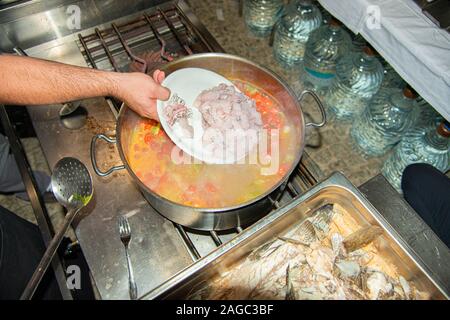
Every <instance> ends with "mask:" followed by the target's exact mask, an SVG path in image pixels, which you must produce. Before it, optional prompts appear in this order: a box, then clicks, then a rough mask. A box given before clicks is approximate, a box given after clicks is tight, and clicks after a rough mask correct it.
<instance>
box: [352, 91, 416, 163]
mask: <svg viewBox="0 0 450 320" xmlns="http://www.w3.org/2000/svg"><path fill="white" fill-rule="evenodd" d="M416 98H417V94H416V93H415V92H414V91H413V90H412V89H411V88H410V87H406V88H405V89H404V90H403V91H402V90H400V89H393V88H385V89H381V90H380V91H379V92H378V93H377V94H376V95H375V96H374V97H373V98H372V100H371V101H370V102H369V105H368V106H367V108H366V109H365V110H364V112H363V114H362V115H361V116H360V117H359V118H358V119H357V120H356V121H355V123H354V124H353V127H352V129H351V136H352V138H353V140H354V141H355V143H356V146H357V147H358V149H359V150H360V151H362V153H364V154H366V155H369V156H381V155H383V154H385V153H386V152H388V151H389V150H391V149H392V148H393V147H394V146H395V145H396V144H397V143H398V142H399V141H400V140H401V138H402V135H403V134H404V133H405V132H406V131H407V130H408V129H409V128H410V127H411V126H412V124H413V122H414V119H413V116H414V110H415V105H414V101H415V99H416Z"/></svg>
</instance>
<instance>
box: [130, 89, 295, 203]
mask: <svg viewBox="0 0 450 320" xmlns="http://www.w3.org/2000/svg"><path fill="white" fill-rule="evenodd" d="M233 82H234V84H235V85H236V86H237V87H238V88H239V89H240V90H241V91H242V92H243V93H245V94H246V95H247V96H248V97H250V98H251V99H253V100H254V101H255V102H256V108H257V110H258V112H259V113H260V114H261V116H262V121H263V128H264V130H263V131H261V137H262V136H265V137H267V138H266V139H264V138H261V139H260V140H259V145H258V147H257V148H254V149H253V150H252V151H251V152H250V153H249V154H248V155H247V157H246V158H245V159H244V160H243V161H242V162H240V163H235V164H226V165H224V164H206V163H203V162H200V161H198V160H196V159H194V158H192V157H190V156H189V155H187V154H185V153H183V152H182V151H181V150H180V149H178V148H177V147H176V146H175V144H174V143H173V142H172V140H170V138H169V137H168V136H167V135H166V134H165V132H164V130H163V129H162V128H161V127H160V124H159V123H157V122H155V121H153V120H149V119H144V118H142V119H141V120H140V123H138V125H136V126H135V129H134V131H133V133H132V138H131V144H130V150H128V163H129V164H130V167H131V169H132V170H133V172H134V173H135V174H136V176H137V177H138V178H139V179H140V180H141V182H142V183H143V184H145V185H146V186H147V187H148V188H150V189H151V190H152V191H153V192H155V193H157V194H158V195H160V196H162V197H164V198H166V199H168V200H171V201H173V202H176V203H179V204H183V205H186V206H191V207H196V208H225V207H231V206H235V205H239V204H242V203H245V202H247V201H250V200H252V199H254V198H256V197H258V196H260V195H261V194H263V193H265V192H267V191H268V190H269V189H271V188H272V187H273V186H274V185H276V184H277V183H278V182H279V181H280V179H281V178H283V177H284V176H285V175H286V173H287V172H288V171H289V169H290V168H291V167H292V165H293V163H294V161H295V158H296V150H297V148H298V146H297V145H296V144H295V141H296V140H295V132H296V130H294V127H293V123H292V122H291V121H290V119H288V118H286V117H285V116H284V114H283V112H282V110H281V109H280V105H279V104H278V103H277V101H276V100H275V99H274V98H272V97H271V96H269V95H268V94H266V93H265V92H263V91H262V90H260V89H257V88H255V87H254V86H252V85H250V84H248V83H245V82H242V81H240V80H239V81H233Z"/></svg>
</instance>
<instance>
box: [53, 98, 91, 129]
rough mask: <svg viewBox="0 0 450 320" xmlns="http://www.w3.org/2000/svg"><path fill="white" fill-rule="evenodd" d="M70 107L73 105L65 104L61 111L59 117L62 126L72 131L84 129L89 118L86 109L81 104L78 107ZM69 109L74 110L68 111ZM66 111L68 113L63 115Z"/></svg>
mask: <svg viewBox="0 0 450 320" xmlns="http://www.w3.org/2000/svg"><path fill="white" fill-rule="evenodd" d="M68 105H71V104H64V106H63V107H62V108H61V110H60V114H59V117H60V119H61V123H62V125H63V126H64V127H66V128H67V129H70V130H77V129H80V128H82V127H84V125H85V124H86V121H87V116H88V112H87V110H86V108H84V107H83V106H81V105H79V104H78V105H77V106H76V107H67V106H68ZM67 108H72V110H67ZM65 109H66V113H64V112H63V113H62V114H61V111H65ZM67 111H70V112H67Z"/></svg>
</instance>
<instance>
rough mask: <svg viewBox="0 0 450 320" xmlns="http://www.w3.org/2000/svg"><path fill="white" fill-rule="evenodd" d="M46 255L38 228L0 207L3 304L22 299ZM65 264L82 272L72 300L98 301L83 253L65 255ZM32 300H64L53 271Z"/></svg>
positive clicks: (78, 251) (51, 270)
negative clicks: (26, 287) (37, 267)
mask: <svg viewBox="0 0 450 320" xmlns="http://www.w3.org/2000/svg"><path fill="white" fill-rule="evenodd" d="M68 243H70V239H68V238H67V239H64V240H63V241H62V244H61V246H60V248H59V254H60V255H61V254H62V253H63V251H64V248H65V247H66V246H67V244H68ZM44 252H45V245H44V242H43V240H42V237H41V233H40V231H39V229H38V227H37V226H35V225H34V224H32V223H30V222H28V221H26V220H24V219H22V218H20V217H19V216H17V215H15V214H14V213H12V212H10V211H8V210H6V209H5V208H3V207H2V206H0V300H5V299H6V300H15V299H19V298H20V296H21V294H22V292H23V290H24V289H25V286H26V285H27V283H28V281H29V280H30V278H31V276H32V274H33V272H34V270H35V268H36V266H37V265H38V263H39V261H40V260H41V258H42V256H43V254H44ZM64 262H65V264H66V266H69V265H76V266H78V267H79V268H80V271H81V279H80V281H81V283H80V284H81V288H80V289H78V290H73V291H72V296H73V298H74V299H76V300H93V299H95V296H94V291H93V288H92V285H91V280H90V277H89V267H88V265H87V263H86V260H85V259H84V255H83V253H82V252H81V250H76V251H74V252H72V253H71V254H70V255H66V256H65V257H64ZM33 299H39V300H41V299H43V300H59V299H62V296H61V293H60V291H59V287H58V284H57V282H56V279H55V276H54V273H53V269H52V268H51V267H50V268H49V269H48V270H47V273H46V274H45V276H44V278H43V279H42V281H41V283H40V284H39V287H38V288H37V290H36V292H35V294H34V295H33Z"/></svg>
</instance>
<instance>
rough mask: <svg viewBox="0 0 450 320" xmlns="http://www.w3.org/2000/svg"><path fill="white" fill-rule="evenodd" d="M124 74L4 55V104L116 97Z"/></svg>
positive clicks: (0, 88)
mask: <svg viewBox="0 0 450 320" xmlns="http://www.w3.org/2000/svg"><path fill="white" fill-rule="evenodd" d="M120 77H121V74H120V73H114V72H106V71H100V70H95V69H90V68H82V67H77V66H71V65H66V64H61V63H57V62H52V61H46V60H40V59H34V58H27V57H17V56H10V55H0V83H1V85H0V103H5V104H20V105H41V104H52V103H62V102H67V101H74V100H79V99H85V98H90V97H97V96H115V95H116V93H117V92H118V84H119V82H120Z"/></svg>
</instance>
